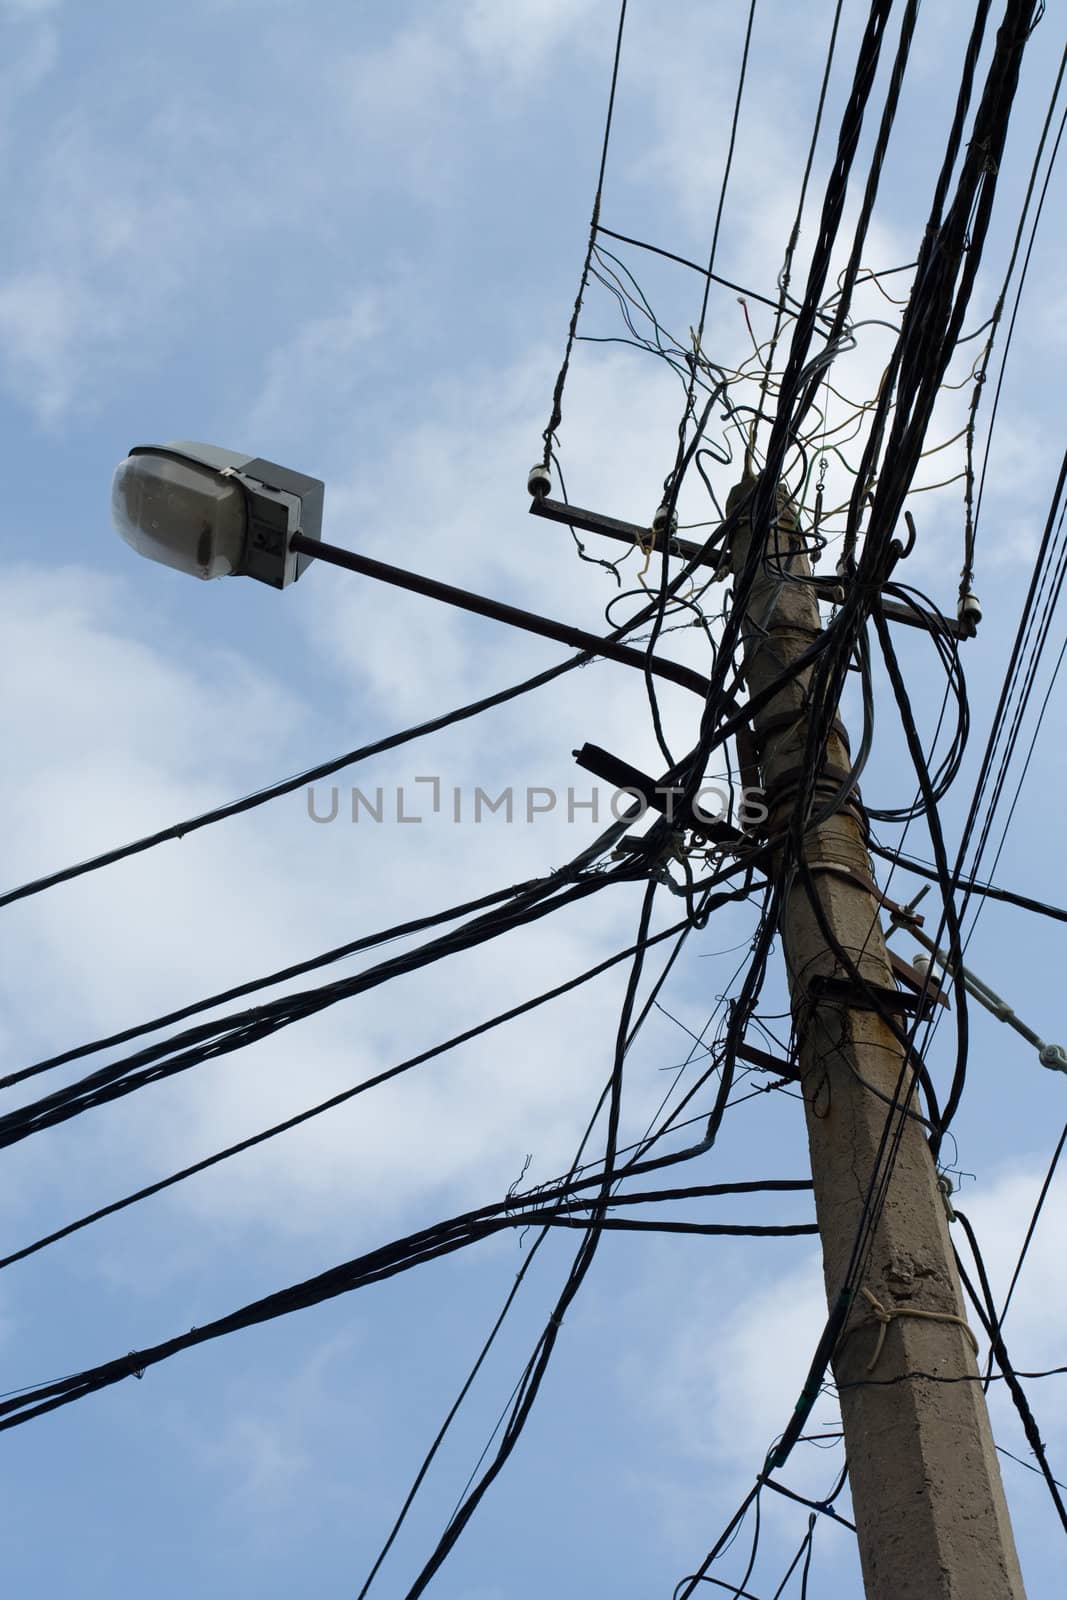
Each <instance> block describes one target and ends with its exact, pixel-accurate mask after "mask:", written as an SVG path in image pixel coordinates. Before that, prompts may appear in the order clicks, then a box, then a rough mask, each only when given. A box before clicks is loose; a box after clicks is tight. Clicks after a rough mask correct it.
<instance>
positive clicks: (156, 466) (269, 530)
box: [111, 440, 324, 589]
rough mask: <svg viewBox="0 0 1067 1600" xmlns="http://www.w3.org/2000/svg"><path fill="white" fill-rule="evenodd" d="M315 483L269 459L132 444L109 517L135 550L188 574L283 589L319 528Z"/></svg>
mask: <svg viewBox="0 0 1067 1600" xmlns="http://www.w3.org/2000/svg"><path fill="white" fill-rule="evenodd" d="M323 492H324V485H323V483H322V481H321V480H320V479H318V478H309V477H307V476H305V474H303V473H300V472H293V471H292V470H291V469H290V468H288V467H280V466H278V465H277V463H276V462H273V461H264V460H263V459H262V458H261V457H258V456H257V457H252V456H246V455H240V454H238V453H237V452H236V451H234V450H224V449H222V448H221V447H220V446H218V445H207V444H195V443H191V442H188V441H185V440H181V441H177V442H175V443H171V444H166V445H137V446H135V448H134V449H133V450H131V451H130V454H129V455H128V456H127V457H126V459H125V461H123V462H122V463H121V465H120V466H119V468H118V470H117V471H116V473H115V478H114V482H113V484H112V488H111V515H112V520H113V521H114V524H115V527H116V528H117V530H118V532H119V533H120V534H121V535H122V537H123V539H125V540H126V543H127V544H129V545H131V546H132V547H133V549H134V550H136V551H137V552H138V554H139V555H143V556H147V557H148V558H149V560H151V561H158V562H160V563H162V565H163V566H167V567H174V568H176V569H177V570H178V571H179V572H186V573H189V574H190V576H192V577H194V578H224V577H228V576H231V575H233V576H245V577H249V578H258V579H259V581H260V582H261V583H268V584H270V585H271V586H272V587H273V588H276V589H284V588H286V587H287V586H288V585H289V584H290V583H295V581H296V579H297V578H298V577H299V576H300V574H301V572H303V570H304V568H305V567H306V566H307V564H308V560H309V559H310V558H309V557H308V556H305V555H297V554H296V552H295V551H292V550H290V548H289V541H290V539H291V538H292V536H293V534H294V533H298V532H299V533H302V534H304V535H305V537H306V538H309V539H318V538H320V537H321V534H322V500H323Z"/></svg>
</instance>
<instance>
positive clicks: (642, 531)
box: [530, 494, 972, 639]
mask: <svg viewBox="0 0 1067 1600" xmlns="http://www.w3.org/2000/svg"><path fill="white" fill-rule="evenodd" d="M530 515H531V516H534V517H545V518H547V520H548V521H549V522H562V523H563V524H564V526H566V527H570V528H581V529H582V531H583V532H584V533H599V534H601V535H602V536H603V537H604V538H605V539H615V540H617V541H618V542H620V543H621V544H628V545H630V546H634V545H637V546H638V547H639V548H640V549H641V550H650V549H651V550H653V551H655V550H660V551H662V549H663V542H662V535H661V534H659V533H657V532H655V531H654V530H653V529H652V528H649V527H642V526H641V525H640V524H639V523H636V522H623V521H621V520H620V519H619V518H618V517H606V516H604V515H603V514H602V513H601V512H599V511H589V510H587V509H586V508H585V507H584V506H571V505H566V504H565V503H564V502H563V501H562V500H552V499H550V498H549V497H548V496H547V495H539V494H535V495H533V496H532V497H531V500H530ZM667 553H668V555H672V556H678V557H679V558H680V559H682V560H684V561H695V562H696V564H697V565H698V566H701V567H718V566H720V565H721V563H722V559H723V552H722V551H721V550H720V549H717V548H716V547H715V546H712V548H711V549H710V550H706V549H705V548H704V546H703V545H700V544H694V543H693V541H692V540H691V539H679V538H678V536H677V535H674V536H673V537H672V538H671V541H670V543H669V544H668V546H667ZM806 581H808V582H809V583H810V584H811V585H812V587H813V588H814V590H815V593H816V594H817V595H818V596H819V599H820V600H828V601H831V602H835V603H837V604H840V602H841V600H842V599H843V597H844V587H845V583H846V582H847V579H845V580H843V579H841V578H836V577H835V578H815V577H813V578H810V579H808V580H806ZM881 607H882V614H883V616H885V617H887V618H888V620H889V621H890V622H902V623H903V624H904V625H905V627H908V628H922V630H923V631H924V632H926V631H927V628H926V623H925V622H923V621H922V619H921V618H920V617H917V616H916V615H915V613H914V612H913V611H911V610H910V609H909V607H908V606H902V605H898V604H897V603H896V601H894V600H883V601H882V602H881ZM944 622H945V627H946V629H947V631H948V633H949V634H950V635H951V637H952V638H954V639H969V638H971V637H972V634H971V633H968V632H966V631H965V630H963V629H961V627H960V625H959V623H958V622H956V621H955V620H954V619H953V618H952V617H946V618H945V619H944Z"/></svg>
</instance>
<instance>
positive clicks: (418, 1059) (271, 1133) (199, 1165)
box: [0, 923, 689, 1270]
mask: <svg viewBox="0 0 1067 1600" xmlns="http://www.w3.org/2000/svg"><path fill="white" fill-rule="evenodd" d="M688 931H689V927H688V923H675V925H674V926H673V927H671V928H665V929H664V930H663V931H662V932H661V933H656V934H653V935H651V937H650V938H649V941H648V943H649V946H650V947H651V946H652V945H655V944H659V943H660V942H661V941H662V940H664V939H669V938H671V937H672V935H674V934H676V933H678V932H681V933H682V934H685V933H687V932H688ZM635 948H636V947H635V946H632V945H631V946H630V947H629V948H628V949H626V950H619V951H616V953H615V954H614V955H612V956H608V957H607V959H606V960H604V961H598V962H597V964H596V965H595V966H593V967H588V968H586V970H585V971H584V972H580V973H578V975H577V976H576V977H573V978H568V979H567V980H566V982H565V983H560V984H556V985H555V987H554V988H551V989H546V990H545V991H544V992H543V993H542V994H539V995H535V996H533V998H531V999H529V1000H524V1001H522V1002H521V1003H520V1004H519V1005H516V1006H511V1007H509V1008H508V1010H506V1011H500V1012H498V1013H497V1014H496V1016H494V1017H489V1018H488V1019H487V1020H486V1021H484V1022H479V1023H477V1024H476V1025H475V1026H474V1027H472V1028H465V1029H464V1030H463V1032H462V1033H457V1034H453V1036H452V1037H451V1038H450V1039H446V1040H445V1041H444V1042H443V1043H442V1044H436V1045H433V1046H431V1048H430V1049H428V1050H422V1051H420V1052H419V1053H418V1054H417V1055H414V1056H409V1057H408V1058H407V1060H406V1061H401V1062H399V1063H398V1064H397V1065H396V1066H393V1067H388V1068H386V1069H385V1071H383V1072H378V1073H375V1074H374V1075H373V1076H372V1077H370V1078H365V1079H364V1080H363V1082H362V1083H357V1084H354V1085H353V1086H352V1087H351V1088H348V1089H342V1090H340V1091H339V1092H338V1093H337V1094H334V1095H331V1096H330V1097H329V1099H327V1100H320V1101H319V1103H318V1104H317V1105H314V1106H310V1107H309V1108H308V1109H307V1110H305V1111H300V1112H297V1113H296V1114H295V1115H294V1116H291V1117H287V1118H285V1120H284V1121H283V1122H276V1123H274V1124H273V1125H272V1126H271V1127H269V1128H264V1129H262V1130H261V1132H259V1133H254V1134H250V1135H249V1136H248V1138H246V1139H241V1140H239V1141H238V1142H237V1143H236V1144H231V1145H228V1146H227V1147H226V1148H225V1149H223V1150H218V1151H216V1152H215V1153H214V1154H213V1155H210V1156H205V1157H204V1158H203V1159H202V1160H200V1161H196V1162H194V1163H193V1164H192V1166H188V1167H183V1168H182V1169H181V1170H180V1171H179V1172H174V1173H171V1174H170V1175H169V1176H168V1177H166V1178H160V1179H158V1180H157V1181H156V1182H155V1183H150V1184H147V1185H146V1186H145V1187H144V1188H142V1189H137V1190H135V1191H134V1192H133V1193H132V1194H128V1195H125V1196H124V1197H123V1198H122V1199H121V1200H113V1201H112V1202H111V1203H110V1204H109V1205H106V1206H101V1207H100V1208H99V1209H98V1210H96V1211H92V1212H90V1213H89V1214H88V1215H87V1216H84V1217H79V1218H78V1219H77V1221H75V1222H69V1223H67V1224H66V1226H65V1227H62V1228H59V1229H57V1230H56V1231H55V1232H54V1233H50V1234H46V1235H45V1236H44V1238H41V1239H37V1240H35V1241H34V1243H33V1244H29V1245H24V1246H23V1247H22V1248H21V1249H20V1250H16V1251H13V1252H12V1254H10V1255H7V1256H4V1257H2V1258H0V1270H2V1269H3V1268H4V1267H9V1266H11V1265H13V1263H14V1262H16V1261H23V1260H25V1258H26V1257H27V1256H31V1255H36V1253H37V1252H38V1251H39V1250H44V1249H45V1248H46V1247H47V1246H48V1245H51V1244H56V1243H58V1242H59V1240H61V1239H66V1238H68V1237H69V1236H70V1235H71V1234H72V1233H78V1232H80V1231H81V1229H82V1228H87V1227H89V1226H90V1225H91V1224H92V1223H94V1222H100V1221H102V1219H103V1218H104V1217H110V1216H114V1214H115V1213H116V1212H118V1211H125V1210H126V1209H127V1207H129V1206H132V1205H136V1204H138V1202H139V1201H141V1200H147V1199H150V1198H151V1197H152V1196H153V1195H156V1194H160V1193H162V1191H163V1190H164V1189H170V1188H173V1187H174V1185H175V1184H178V1183H184V1182H185V1180H186V1179H187V1178H192V1177H195V1176H196V1175H197V1174H198V1173H201V1172H206V1171H207V1170H208V1169H209V1168H211V1167H215V1166H218V1165H219V1163H220V1162H223V1161H228V1160H230V1158H231V1157H232V1156H237V1155H242V1154H243V1153H244V1152H245V1151H246V1150H251V1149H254V1148H255V1146H256V1145H259V1144H265V1143H266V1142H267V1141H268V1140H270V1139H274V1138H277V1137H278V1135H279V1134H283V1133H288V1132H289V1131H290V1130H291V1129H292V1128H297V1127H299V1126H300V1125H301V1123H304V1122H309V1121H311V1119H312V1118H313V1117H318V1116H321V1115H322V1114H323V1113H324V1112H326V1111H333V1110H335V1109H336V1107H338V1106H341V1105H344V1104H346V1102H347V1101H349V1100H353V1099H355V1098H356V1096H357V1095H361V1094H365V1093H366V1092H367V1090H369V1089H375V1088H377V1087H378V1085H379V1084H382V1083H387V1082H389V1080H390V1079H391V1078H396V1077H399V1076H400V1075H401V1074H402V1073H404V1072H409V1071H411V1069H412V1068H414V1067H419V1066H422V1065H423V1064H424V1063H425V1062H427V1061H432V1060H434V1059H435V1058H436V1057H437V1056H441V1055H445V1054H446V1053H447V1052H448V1051H450V1050H454V1049H456V1048H457V1046H459V1045H462V1044H468V1043H469V1042H470V1041H471V1040H472V1039H477V1038H478V1037H480V1035H481V1034H483V1033H488V1032H490V1031H491V1030H492V1029H493V1028H497V1027H500V1026H501V1025H502V1024H503V1023H505V1022H512V1021H514V1020H515V1018H516V1017H521V1016H525V1014H526V1013H527V1012H528V1011H533V1010H535V1009H536V1008H537V1007H538V1006H542V1005H545V1004H547V1003H548V1002H549V1001H551V1000H557V999H559V997H560V996H561V995H564V994H569V993H570V991H571V990H572V989H577V988H579V987H580V986H581V985H582V984H585V983H589V982H590V981H591V980H592V979H593V978H599V977H600V976H601V974H603V973H605V972H608V971H610V969H611V968H612V967H614V966H617V965H618V963H619V962H620V961H625V960H626V959H627V957H629V956H632V955H633V954H634V952H635Z"/></svg>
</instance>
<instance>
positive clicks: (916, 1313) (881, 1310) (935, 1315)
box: [860, 1288, 978, 1372]
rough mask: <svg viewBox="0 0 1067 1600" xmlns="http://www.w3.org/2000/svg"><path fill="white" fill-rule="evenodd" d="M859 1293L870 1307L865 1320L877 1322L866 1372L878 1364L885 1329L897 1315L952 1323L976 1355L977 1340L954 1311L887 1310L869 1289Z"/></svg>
mask: <svg viewBox="0 0 1067 1600" xmlns="http://www.w3.org/2000/svg"><path fill="white" fill-rule="evenodd" d="M860 1294H862V1295H863V1298H864V1299H865V1300H866V1301H867V1304H868V1305H869V1306H870V1308H871V1314H870V1316H869V1317H868V1318H867V1321H868V1322H876V1323H877V1324H878V1339H877V1342H876V1343H875V1347H874V1354H873V1355H872V1357H871V1359H870V1360H869V1361H868V1363H867V1371H868V1372H873V1371H874V1369H875V1367H876V1366H877V1365H878V1357H879V1356H880V1355H881V1353H882V1346H883V1345H884V1344H885V1335H886V1329H887V1328H888V1327H889V1324H890V1323H891V1322H895V1321H896V1319H897V1317H921V1318H922V1319H923V1321H924V1322H950V1323H954V1324H955V1326H956V1327H957V1328H962V1329H963V1331H964V1333H965V1334H966V1335H967V1337H968V1339H969V1340H970V1341H971V1346H972V1348H973V1350H974V1353H975V1355H976V1356H977V1354H978V1340H977V1339H976V1338H975V1336H974V1333H973V1331H972V1329H971V1327H970V1326H969V1324H968V1322H967V1320H966V1318H965V1317H958V1316H957V1315H956V1313H955V1312H954V1311H920V1310H919V1309H918V1307H917V1306H894V1307H893V1309H892V1310H889V1311H887V1310H886V1308H885V1306H884V1305H883V1304H882V1302H881V1301H880V1300H879V1299H878V1298H877V1296H876V1295H873V1294H872V1293H871V1291H870V1290H869V1289H867V1288H863V1289H861V1290H860Z"/></svg>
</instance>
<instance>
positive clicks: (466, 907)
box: [0, 879, 547, 1089]
mask: <svg viewBox="0 0 1067 1600" xmlns="http://www.w3.org/2000/svg"><path fill="white" fill-rule="evenodd" d="M536 881H541V882H544V881H547V880H543V879H542V880H530V881H529V882H527V883H520V884H516V885H514V886H513V887H511V888H508V889H497V890H494V892H493V893H492V894H486V895H481V896H480V897H479V898H478V899H477V900H467V901H465V902H464V903H463V904H462V905H458V906H450V907H449V908H448V909H447V910H445V911H437V912H434V913H432V914H431V915H429V916H424V917H414V918H412V919H411V920H410V921H408V922H400V923H397V925H396V926H395V927H392V928H386V929H384V930H383V931H382V932H380V933H369V934H366V935H364V937H363V938H362V939H354V940H352V941H351V942H350V943H349V944H342V945H337V946H336V947H335V948H334V949H332V950H326V951H324V952H323V953H322V954H321V955H318V956H312V957H310V958H309V959H308V960H307V961H298V962H296V963H295V964H294V965H293V966H290V967H283V968H281V969H280V970H279V971H277V972H272V973H269V974H268V975H267V976H266V977H264V978H254V979H252V981H251V982H249V983H241V984H237V985H236V987H234V988H232V989H223V990H221V991H220V992H219V993H218V994H213V995H208V997H207V998H206V999H205V1000H196V1001H193V1003H192V1004H191V1005H186V1006H181V1007H180V1008H179V1009H178V1010H177V1011H168V1012H166V1013H165V1014H164V1015H163V1016H160V1017H154V1018H153V1019H152V1020H151V1021H150V1022H139V1023H136V1024H135V1025H134V1026H133V1027H130V1028H124V1029H123V1030H122V1031H121V1032H120V1033H112V1034H109V1035H108V1036H107V1038H104V1039H95V1040H93V1042H92V1043H91V1044H82V1045H77V1046H76V1047H75V1048H73V1049H71V1050H64V1051H62V1052H61V1053H60V1054H59V1055H54V1056H48V1057H47V1058H46V1059H45V1060H43V1061H37V1062H35V1063H34V1064H33V1066H30V1067H22V1068H20V1069H19V1071H18V1072H9V1073H8V1074H7V1076H6V1077H3V1078H0V1089H10V1088H12V1087H13V1085H15V1084H17V1083H23V1082H24V1081H25V1080H26V1079H27V1078H33V1077H36V1076H37V1075H38V1074H39V1073H42V1072H48V1071H51V1069H52V1068H53V1067H63V1066H67V1065H68V1064H69V1063H70V1062H72V1061H80V1060H82V1059H84V1057H85V1056H90V1055H95V1054H97V1052H98V1051H100V1050H110V1049H113V1048H114V1047H115V1046H117V1045H120V1044H128V1043H129V1042H130V1040H131V1039H136V1038H139V1037H140V1036H141V1035H142V1034H145V1033H154V1032H156V1031H157V1030H158V1029H159V1028H169V1027H171V1026H172V1025H173V1024H174V1023H176V1022H185V1021H187V1019H188V1018H189V1017H195V1016H197V1015H199V1014H200V1013H201V1012H203V1011H211V1010H213V1009H214V1008H215V1007H216V1006H221V1005H226V1004H228V1003H229V1001H231V1000H240V999H242V998H243V997H244V996H245V995H249V994H255V992H256V991H257V990H258V989H267V988H271V987H273V986H274V985H275V984H278V983H285V982H287V981H288V980H289V979H290V978H299V977H303V975H304V974H305V973H308V972H315V971H317V970H318V969H319V968H320V967H325V966H329V965H331V964H332V963H333V962H335V961H341V960H344V959H345V958H346V957H347V956H353V955H358V954H360V952H362V951H364V950H372V949H375V948H377V947H378V946H379V945H383V944H391V943H392V941H393V940H394V939H404V938H407V937H408V935H409V934H412V933H422V932H424V931H425V930H426V929H427V928H434V927H437V926H439V925H440V924H441V923H442V922H452V921H455V920H457V919H458V918H459V917H465V916H468V915H469V914H470V913H471V912H473V911H484V910H487V909H488V908H489V907H490V906H493V905H500V904H501V903H502V902H504V901H506V900H510V899H512V898H514V897H515V896H516V895H521V894H524V893H525V892H526V891H527V890H528V889H530V888H533V887H534V883H535V882H536Z"/></svg>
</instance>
